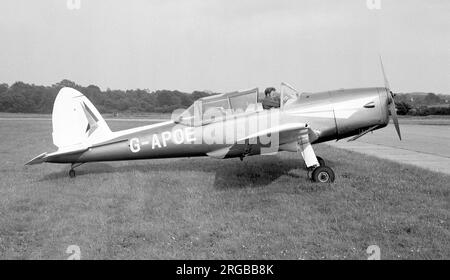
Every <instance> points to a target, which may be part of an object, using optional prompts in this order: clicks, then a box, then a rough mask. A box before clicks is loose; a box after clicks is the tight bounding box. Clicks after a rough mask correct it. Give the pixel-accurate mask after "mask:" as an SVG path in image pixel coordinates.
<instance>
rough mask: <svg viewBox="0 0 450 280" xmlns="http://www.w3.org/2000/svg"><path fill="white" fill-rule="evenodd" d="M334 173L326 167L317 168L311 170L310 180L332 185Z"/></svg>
mask: <svg viewBox="0 0 450 280" xmlns="http://www.w3.org/2000/svg"><path fill="white" fill-rule="evenodd" d="M334 179H335V176H334V171H333V169H331V168H330V167H328V166H319V167H317V168H316V169H314V170H313V173H312V180H313V181H314V182H317V183H333V182H334Z"/></svg>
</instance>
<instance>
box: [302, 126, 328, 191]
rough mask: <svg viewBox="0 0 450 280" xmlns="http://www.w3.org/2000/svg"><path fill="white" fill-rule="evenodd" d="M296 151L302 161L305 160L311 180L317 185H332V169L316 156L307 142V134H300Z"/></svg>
mask: <svg viewBox="0 0 450 280" xmlns="http://www.w3.org/2000/svg"><path fill="white" fill-rule="evenodd" d="M297 148H298V151H299V152H301V155H302V157H303V159H304V160H305V164H306V168H307V169H308V176H309V174H310V173H309V172H310V171H312V173H311V180H312V181H313V182H318V183H332V182H334V179H335V175H334V171H333V169H331V168H330V167H329V166H326V164H325V161H324V160H323V158H321V157H318V156H316V154H315V153H314V150H313V148H312V145H311V143H310V142H309V135H308V132H301V133H300V135H299V137H298V142H297Z"/></svg>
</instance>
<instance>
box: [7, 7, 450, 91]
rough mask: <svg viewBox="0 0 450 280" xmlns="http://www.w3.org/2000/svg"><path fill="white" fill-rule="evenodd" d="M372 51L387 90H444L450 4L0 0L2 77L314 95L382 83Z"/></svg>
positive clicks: (449, 84) (447, 87)
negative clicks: (284, 89)
mask: <svg viewBox="0 0 450 280" xmlns="http://www.w3.org/2000/svg"><path fill="white" fill-rule="evenodd" d="M77 1H79V2H80V6H79V7H77V5H74V4H72V3H75V4H76V2H77ZM368 2H369V4H370V5H368ZM68 3H69V4H68ZM378 4H379V5H378ZM379 55H381V56H382V58H383V63H384V66H385V70H386V73H387V76H388V79H389V82H390V85H391V89H392V90H393V91H394V92H414V91H424V92H435V93H443V94H450V79H449V78H450V1H448V0H428V1H423V0H395V1H394V0H342V1H335V0H293V1H288V0H239V1H237V0H132V1H124V0H122V1H118V0H40V1H31V0H2V1H1V2H0V83H1V82H6V83H8V84H12V83H14V82H16V81H23V82H26V83H34V84H39V85H51V84H54V83H56V82H59V81H61V80H62V79H69V80H72V81H74V82H76V83H78V84H81V85H83V86H87V85H90V84H95V85H97V86H99V87H100V88H102V89H107V88H111V89H136V88H141V89H150V90H156V89H172V90H175V89H177V90H181V91H185V92H191V91H194V90H211V91H215V92H227V91H234V90H238V89H246V88H253V87H259V88H260V89H263V88H265V87H267V86H279V84H280V82H287V83H289V84H291V85H293V86H294V87H296V88H297V89H299V90H300V91H307V92H314V91H323V90H332V89H339V88H353V87H368V86H382V85H383V78H382V74H381V70H380V63H379Z"/></svg>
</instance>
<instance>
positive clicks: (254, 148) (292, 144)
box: [207, 123, 317, 158]
mask: <svg viewBox="0 0 450 280" xmlns="http://www.w3.org/2000/svg"><path fill="white" fill-rule="evenodd" d="M304 134H307V135H309V139H312V140H310V141H311V142H312V141H314V140H315V139H317V133H316V132H314V131H313V130H312V129H310V128H309V127H308V125H307V124H306V123H287V124H281V125H278V126H274V127H270V128H268V129H264V130H260V131H258V132H256V133H253V134H250V135H247V136H245V137H243V138H240V139H238V140H237V141H236V143H234V144H232V145H229V146H227V147H224V148H221V149H218V150H214V151H211V152H209V153H207V155H208V156H210V157H214V158H228V157H237V156H242V155H256V154H275V153H278V152H279V151H280V150H285V151H291V150H292V151H297V150H298V147H297V143H298V141H299V137H300V136H301V135H304ZM268 135H270V136H268ZM269 139H270V143H267V142H268V140H269Z"/></svg>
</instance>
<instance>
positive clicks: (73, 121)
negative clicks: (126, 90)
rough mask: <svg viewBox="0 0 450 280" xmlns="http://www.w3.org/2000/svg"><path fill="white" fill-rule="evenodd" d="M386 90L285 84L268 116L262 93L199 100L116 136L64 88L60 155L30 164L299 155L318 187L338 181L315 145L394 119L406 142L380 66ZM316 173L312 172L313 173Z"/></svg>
mask: <svg viewBox="0 0 450 280" xmlns="http://www.w3.org/2000/svg"><path fill="white" fill-rule="evenodd" d="M381 67H382V72H383V77H384V82H385V86H384V87H372V88H358V89H345V90H344V89H342V90H335V91H325V92H318V93H299V92H298V91H296V90H295V89H294V88H293V87H292V86H290V85H288V84H285V83H282V90H281V96H280V97H281V98H280V99H281V104H280V108H271V109H269V110H264V109H263V108H262V105H261V103H258V89H257V88H255V89H251V90H245V91H237V92H231V93H225V94H219V95H213V96H208V97H204V98H201V99H198V100H197V101H195V102H194V104H192V106H191V107H189V108H188V109H186V110H185V111H184V112H182V113H181V114H174V115H173V117H172V119H171V120H169V121H165V122H161V123H157V124H152V125H146V126H142V127H137V128H132V129H127V130H123V131H116V132H112V131H111V130H110V129H109V127H108V125H107V124H106V122H105V120H104V119H103V118H102V116H101V115H100V113H99V112H98V111H97V109H96V108H95V107H94V106H93V105H92V103H91V102H90V101H89V100H88V99H87V98H86V97H85V96H84V95H83V94H81V93H80V92H78V91H76V90H74V89H72V88H62V89H61V90H60V91H59V93H58V95H57V97H56V100H55V103H54V106H53V114H52V125H53V135H52V136H53V143H54V144H55V145H56V146H57V147H58V150H57V151H55V152H52V153H43V154H41V155H39V156H37V157H35V158H34V159H32V160H31V161H29V162H28V163H27V164H38V163H43V162H51V163H70V164H71V168H70V171H69V175H70V177H75V170H74V168H75V167H77V166H80V165H81V164H83V163H87V162H97V161H119V160H137V159H156V158H173V157H195V156H209V157H213V158H220V159H225V158H233V157H240V158H241V159H242V158H244V157H246V156H252V155H267V154H274V153H277V152H279V151H291V152H300V154H301V156H302V158H303V159H304V161H305V164H306V167H307V169H308V170H309V171H312V172H311V179H312V180H313V181H315V182H322V183H329V182H333V181H334V179H335V174H334V172H333V170H332V169H331V168H330V167H329V166H327V165H326V164H325V161H324V160H323V159H322V158H320V157H317V156H316V154H315V152H314V149H313V147H312V144H317V143H322V142H326V141H330V140H339V139H342V138H347V137H350V136H353V137H352V138H351V139H350V140H349V141H351V140H355V139H357V138H359V137H361V136H363V135H365V134H366V133H368V132H370V131H373V130H376V129H380V128H383V127H385V126H387V124H388V123H389V114H390V115H391V116H392V119H393V122H394V125H395V128H396V130H397V133H398V136H399V137H400V139H401V135H400V128H399V124H398V120H397V115H396V109H395V103H394V95H393V93H392V92H391V90H390V89H389V84H388V81H387V79H386V75H385V73H384V69H383V64H382V63H381ZM308 174H309V172H308Z"/></svg>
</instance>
